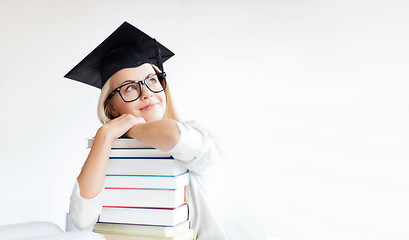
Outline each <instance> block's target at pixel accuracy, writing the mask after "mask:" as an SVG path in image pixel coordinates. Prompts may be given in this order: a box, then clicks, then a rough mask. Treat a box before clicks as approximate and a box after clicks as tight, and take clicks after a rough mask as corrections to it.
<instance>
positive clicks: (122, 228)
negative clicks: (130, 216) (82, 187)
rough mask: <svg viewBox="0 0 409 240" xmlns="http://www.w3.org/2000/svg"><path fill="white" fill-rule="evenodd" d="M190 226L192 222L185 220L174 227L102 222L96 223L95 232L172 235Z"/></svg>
mask: <svg viewBox="0 0 409 240" xmlns="http://www.w3.org/2000/svg"><path fill="white" fill-rule="evenodd" d="M189 228H190V222H189V221H184V222H182V223H180V224H178V225H176V226H173V227H163V226H148V225H135V224H118V223H115V224H114V223H101V222H97V223H96V224H95V225H94V228H93V231H94V232H106V233H120V234H139V235H146V236H158V237H171V236H175V235H176V234H178V233H181V232H185V231H187V230H188V229H189Z"/></svg>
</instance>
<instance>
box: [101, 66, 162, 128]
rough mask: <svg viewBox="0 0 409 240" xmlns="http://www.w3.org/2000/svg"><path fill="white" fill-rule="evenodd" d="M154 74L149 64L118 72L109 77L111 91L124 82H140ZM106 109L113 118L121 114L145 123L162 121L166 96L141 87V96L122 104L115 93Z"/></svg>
mask: <svg viewBox="0 0 409 240" xmlns="http://www.w3.org/2000/svg"><path fill="white" fill-rule="evenodd" d="M155 73H156V72H155V70H154V69H153V67H152V66H151V65H150V64H149V63H145V64H143V65H141V66H139V67H134V68H124V69H122V70H119V71H118V72H116V73H115V74H114V75H112V77H111V91H112V90H114V89H115V88H117V87H119V86H121V85H123V83H124V82H126V81H129V80H131V81H141V80H144V79H145V78H146V77H148V76H149V75H152V74H155ZM108 109H109V112H110V113H111V115H112V116H114V117H118V116H120V115H122V114H132V115H134V116H135V117H142V118H143V119H145V121H146V122H152V121H157V120H160V119H162V118H163V116H164V114H165V110H166V95H165V92H164V91H162V92H159V93H154V92H151V91H150V90H149V89H148V88H147V87H146V86H145V85H143V87H142V93H141V96H140V97H139V98H138V99H137V100H136V101H133V102H124V101H123V100H122V98H121V96H120V95H119V93H116V94H115V95H114V96H113V97H112V98H111V100H110V103H109V108H108Z"/></svg>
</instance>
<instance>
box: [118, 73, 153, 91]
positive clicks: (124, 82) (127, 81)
mask: <svg viewBox="0 0 409 240" xmlns="http://www.w3.org/2000/svg"><path fill="white" fill-rule="evenodd" d="M156 74H157V73H156V72H155V73H149V74H148V75H146V77H145V78H144V79H142V80H139V81H137V80H125V81H123V82H122V83H121V85H119V86H118V87H117V88H119V87H120V86H123V85H124V84H126V83H131V82H140V81H143V80H145V79H147V78H148V77H150V76H153V75H156ZM115 89H116V88H115Z"/></svg>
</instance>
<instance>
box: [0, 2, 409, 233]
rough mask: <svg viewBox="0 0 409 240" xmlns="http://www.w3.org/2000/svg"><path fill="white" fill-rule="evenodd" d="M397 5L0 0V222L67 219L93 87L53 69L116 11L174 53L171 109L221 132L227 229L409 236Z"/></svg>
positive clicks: (215, 190) (103, 32) (91, 118)
mask: <svg viewBox="0 0 409 240" xmlns="http://www.w3.org/2000/svg"><path fill="white" fill-rule="evenodd" d="M408 8H409V3H407V1H399V0H397V1H386V0H381V1H369V0H355V1H351V0H347V1H335V0H330V1H323V0H313V1H300V0H299V1H297V0H289V1H282V0H273V1H262V0H256V1H183V0H179V1H165V0H161V1H143V2H142V1H115V2H112V1H66V2H64V3H62V2H55V1H50V0H40V1H2V3H1V8H0V20H1V21H0V27H1V28H0V29H2V34H1V36H2V37H1V38H0V46H1V50H2V54H1V55H0V66H1V73H2V79H1V80H0V87H1V89H2V94H1V95H0V100H1V103H2V120H1V122H0V123H1V124H0V132H1V135H2V138H1V140H0V141H1V142H0V146H1V152H2V157H1V159H0V164H1V167H0V188H1V189H2V194H1V196H2V197H1V199H0V212H1V215H0V225H4V224H11V223H19V222H26V221H33V220H37V221H42V220H44V221H51V222H55V223H57V224H58V225H59V226H64V217H65V212H66V211H67V210H68V204H69V196H70V194H71V191H72V187H73V185H74V181H75V177H76V176H77V175H78V173H79V171H80V168H81V166H82V164H83V161H84V160H85V157H86V150H85V147H86V144H87V142H86V139H87V138H90V137H92V136H93V135H94V133H95V132H96V130H97V129H98V127H99V123H98V120H97V117H96V103H97V100H98V90H97V89H93V88H92V87H87V86H86V85H83V84H80V83H76V82H74V81H71V80H67V79H63V77H62V76H63V75H64V74H65V73H66V72H68V71H69V70H70V69H71V68H72V67H73V66H74V65H75V64H76V63H78V61H79V60H81V59H82V58H83V57H84V56H85V55H86V54H88V53H89V52H90V50H92V49H93V48H94V47H95V46H96V45H97V44H99V43H100V42H101V41H102V40H103V39H104V38H105V37H106V36H107V35H109V34H110V33H111V32H112V31H113V30H114V29H115V28H116V27H117V26H119V25H120V24H121V23H122V22H123V21H124V20H127V21H129V22H130V23H132V24H135V25H136V26H138V27H139V28H141V29H142V30H143V31H145V32H147V33H148V34H150V35H152V36H154V37H156V38H157V39H158V41H160V42H161V43H163V44H164V45H165V46H167V47H169V48H170V49H171V50H172V51H174V52H175V53H176V56H175V57H174V58H173V59H171V60H169V61H168V62H167V63H165V69H166V71H167V72H168V79H169V82H170V84H171V87H172V93H173V97H174V99H175V102H176V106H177V109H178V111H179V113H180V115H181V116H182V118H183V119H196V120H200V121H201V122H204V123H206V124H208V125H209V127H210V128H211V129H212V130H213V132H214V133H215V134H216V135H217V136H218V137H219V139H220V143H221V145H222V147H223V149H224V152H225V155H226V161H225V163H224V167H225V171H224V172H216V173H215V174H216V175H215V176H216V177H217V178H213V180H214V182H213V183H212V184H211V186H212V189H211V191H210V194H209V199H210V200H211V201H212V202H213V205H214V208H215V209H216V210H217V211H218V215H219V217H220V219H221V220H222V222H223V224H224V225H225V228H226V230H227V232H228V234H229V235H230V236H231V237H232V239H267V235H270V236H274V237H276V238H278V239H282V240H290V239H291V240H292V239H297V240H299V239H303V240H321V239H322V240H328V239H331V240H344V239H349V240H355V239H365V240H366V239H370V240H379V239H388V240H389V239H396V240H400V239H408V238H409V230H408V228H407V226H408V225H409V219H408V217H407V216H408V215H409V205H408V204H407V203H408V202H409V183H408V182H409V180H408V177H407V173H408V170H409V163H408V155H409V154H408V151H407V146H408V142H409V141H408V140H409V139H408V133H409V127H408V122H409V121H408V120H409V99H408V95H407V93H408V90H409V89H408V88H409V83H408V75H409V73H408V70H407V68H408V62H409V57H408V56H409V48H408V47H407V42H409V32H408V31H407V29H408V22H409V15H408V14H407V12H408V10H409V9H408ZM17 93H19V94H17ZM256 235H257V237H255V236H256Z"/></svg>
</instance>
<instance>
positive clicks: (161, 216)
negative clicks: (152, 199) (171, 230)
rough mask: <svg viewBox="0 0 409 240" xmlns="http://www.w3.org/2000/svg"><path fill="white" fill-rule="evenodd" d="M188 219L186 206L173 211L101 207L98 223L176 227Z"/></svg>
mask: <svg viewBox="0 0 409 240" xmlns="http://www.w3.org/2000/svg"><path fill="white" fill-rule="evenodd" d="M188 217H189V211H188V206H187V204H183V205H182V206H180V207H178V208H175V209H158V208H124V207H122V208H121V207H102V210H101V214H100V215H99V220H98V222H102V223H123V224H139V225H156V226H176V225H178V224H180V223H182V222H185V221H187V220H188Z"/></svg>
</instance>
